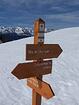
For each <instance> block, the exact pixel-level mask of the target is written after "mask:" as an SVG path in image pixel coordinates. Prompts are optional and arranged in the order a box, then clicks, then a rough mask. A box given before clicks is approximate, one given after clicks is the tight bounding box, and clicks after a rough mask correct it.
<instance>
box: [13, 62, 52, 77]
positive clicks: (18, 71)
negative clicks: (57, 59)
mask: <svg viewBox="0 0 79 105" xmlns="http://www.w3.org/2000/svg"><path fill="white" fill-rule="evenodd" d="M51 71H52V60H48V61H41V62H32V63H31V62H30V63H20V64H18V65H17V66H16V67H15V69H14V70H13V71H12V74H13V75H14V76H16V77H17V78H18V79H25V78H29V77H36V76H39V75H45V74H49V73H51Z"/></svg>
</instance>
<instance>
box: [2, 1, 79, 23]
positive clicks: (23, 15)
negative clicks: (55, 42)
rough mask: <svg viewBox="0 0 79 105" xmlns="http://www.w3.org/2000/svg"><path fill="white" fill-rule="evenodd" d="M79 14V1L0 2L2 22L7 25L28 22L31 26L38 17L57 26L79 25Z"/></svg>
mask: <svg viewBox="0 0 79 105" xmlns="http://www.w3.org/2000/svg"><path fill="white" fill-rule="evenodd" d="M78 14H79V0H0V16H1V17H2V18H1V20H0V22H1V21H2V22H5V23H7V24H8V23H9V24H11V23H12V22H13V23H16V24H21V23H22V24H23V23H24V22H25V21H26V20H27V23H28V24H31V22H32V20H34V19H35V18H38V17H43V18H44V19H46V21H54V23H56V24H62V23H63V24H64V23H73V24H74V23H77V24H78V22H77V21H79V15H78ZM8 18H10V20H8ZM49 24H53V23H51V22H49Z"/></svg>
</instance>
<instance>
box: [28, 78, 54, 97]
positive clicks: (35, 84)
mask: <svg viewBox="0 0 79 105" xmlns="http://www.w3.org/2000/svg"><path fill="white" fill-rule="evenodd" d="M39 83H40V84H41V87H40V86H39ZM27 85H28V86H29V87H30V88H32V89H34V90H35V91H36V92H37V93H38V94H40V95H41V96H43V97H45V98H46V99H50V98H51V97H53V96H55V94H54V92H53V90H52V88H51V86H50V85H49V84H48V83H46V82H44V81H41V80H39V79H37V78H29V79H28V80H27Z"/></svg>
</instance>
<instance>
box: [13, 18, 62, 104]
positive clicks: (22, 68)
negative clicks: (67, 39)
mask: <svg viewBox="0 0 79 105" xmlns="http://www.w3.org/2000/svg"><path fill="white" fill-rule="evenodd" d="M44 32H45V21H43V20H42V19H41V18H39V19H38V20H36V21H35V23H34V44H27V45H26V60H33V62H29V63H20V64H18V65H17V66H16V67H15V69H14V70H13V71H12V74H13V75H14V76H16V77H17V78H18V79H25V78H28V79H27V85H28V86H29V87H30V88H32V89H33V90H32V105H41V97H42V96H43V97H45V98H46V99H50V98H51V97H53V96H55V94H54V92H53V90H52V88H51V86H50V85H49V84H48V83H46V82H44V81H43V80H42V79H43V75H46V74H49V73H51V70H52V60H43V59H48V58H57V57H58V56H59V55H60V54H61V53H62V49H61V47H60V46H59V45H58V44H44Z"/></svg>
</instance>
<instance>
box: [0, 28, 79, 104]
mask: <svg viewBox="0 0 79 105" xmlns="http://www.w3.org/2000/svg"><path fill="white" fill-rule="evenodd" d="M30 43H33V37H29V38H25V39H20V40H17V41H13V42H7V43H4V44H1V45H0V105H31V100H32V99H31V96H32V94H31V93H32V89H30V88H29V87H28V86H27V85H26V80H18V79H17V78H16V77H14V76H13V75H12V74H11V71H12V70H13V69H14V68H15V66H16V65H17V64H18V63H23V62H28V61H25V55H26V52H25V51H26V44H30ZM45 43H46V44H59V45H60V46H61V48H62V49H63V52H62V54H61V55H60V56H59V57H58V58H54V59H52V60H53V67H52V74H49V75H46V76H44V78H43V80H44V81H46V82H48V83H49V84H50V85H51V86H52V88H53V90H54V92H55V97H54V98H51V99H49V100H46V99H44V98H43V100H42V105H79V27H73V28H65V29H61V30H57V31H52V32H49V33H46V34H45Z"/></svg>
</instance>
